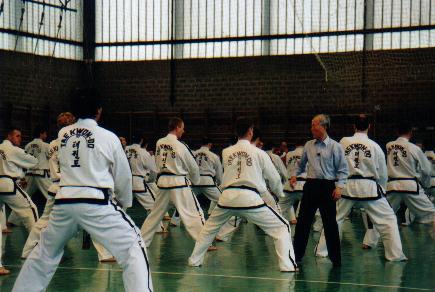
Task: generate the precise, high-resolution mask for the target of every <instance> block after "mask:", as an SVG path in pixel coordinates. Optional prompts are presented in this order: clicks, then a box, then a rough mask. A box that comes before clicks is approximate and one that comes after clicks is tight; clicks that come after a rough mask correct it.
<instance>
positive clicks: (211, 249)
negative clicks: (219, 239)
mask: <svg viewBox="0 0 435 292" xmlns="http://www.w3.org/2000/svg"><path fill="white" fill-rule="evenodd" d="M216 250H218V248H217V247H216V246H213V245H210V246H209V247H208V249H207V251H216Z"/></svg>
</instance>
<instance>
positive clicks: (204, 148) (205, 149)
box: [199, 146, 210, 151]
mask: <svg viewBox="0 0 435 292" xmlns="http://www.w3.org/2000/svg"><path fill="white" fill-rule="evenodd" d="M199 150H203V151H209V150H210V149H208V147H207V146H201V148H199Z"/></svg>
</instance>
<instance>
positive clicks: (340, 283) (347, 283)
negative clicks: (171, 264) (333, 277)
mask: <svg viewBox="0 0 435 292" xmlns="http://www.w3.org/2000/svg"><path fill="white" fill-rule="evenodd" d="M5 267H14V268H21V266H20V265H5ZM58 269H59V270H84V271H115V272H122V269H116V268H115V269H102V268H74V267H58ZM151 274H164V275H179V276H186V275H187V276H204V277H221V278H235V279H253V280H271V281H282V282H289V281H290V282H291V281H294V282H307V283H321V284H337V285H349V286H363V287H380V288H396V289H407V290H417V291H433V289H427V288H415V287H406V286H392V285H380V284H379V285H378V284H363V283H351V282H328V281H320V280H298V279H291V280H290V279H284V278H268V277H254V276H237V275H236V276H234V275H219V274H216V275H213V274H199V273H179V272H151ZM294 275H297V273H296V274H294Z"/></svg>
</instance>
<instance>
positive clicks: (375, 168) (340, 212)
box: [316, 115, 407, 261]
mask: <svg viewBox="0 0 435 292" xmlns="http://www.w3.org/2000/svg"><path fill="white" fill-rule="evenodd" d="M354 128H355V134H354V136H352V137H344V138H343V139H341V141H340V144H341V145H342V146H343V149H344V153H345V157H346V161H347V164H348V167H349V177H348V178H347V183H346V185H345V188H344V192H343V195H342V196H341V199H340V200H339V201H338V202H337V224H338V230H339V231H340V234H341V229H342V225H343V222H344V219H345V218H346V216H347V215H349V213H350V211H351V209H352V207H353V206H354V205H355V204H356V205H359V206H360V207H363V208H364V210H365V212H366V213H367V215H368V217H369V218H370V220H371V222H373V225H374V227H375V228H376V230H378V231H379V232H380V234H381V237H382V241H383V244H384V248H385V258H386V259H387V260H389V261H403V260H406V259H407V258H406V256H405V255H404V254H403V251H402V242H401V240H400V234H399V227H398V226H397V219H396V215H395V214H394V211H393V209H392V208H391V207H390V205H389V204H388V201H387V199H386V198H385V196H384V190H385V188H386V184H387V178H388V177H387V165H386V163H385V155H384V152H382V149H381V147H380V146H379V145H378V144H377V143H376V142H374V141H373V140H371V139H369V138H368V136H367V132H368V130H369V120H368V118H367V116H365V115H360V116H358V117H357V118H356V119H355V123H354ZM316 255H317V256H324V257H326V256H327V255H328V250H327V248H326V241H325V235H324V233H323V232H322V233H321V236H320V240H319V243H318V246H317V248H316Z"/></svg>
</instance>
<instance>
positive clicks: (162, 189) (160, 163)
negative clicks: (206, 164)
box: [141, 134, 205, 246]
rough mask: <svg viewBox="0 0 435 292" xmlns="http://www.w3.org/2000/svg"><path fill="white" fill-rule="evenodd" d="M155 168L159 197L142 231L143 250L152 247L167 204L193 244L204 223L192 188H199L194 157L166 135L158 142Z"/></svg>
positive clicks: (185, 146) (179, 143) (197, 170)
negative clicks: (172, 209) (176, 212)
mask: <svg viewBox="0 0 435 292" xmlns="http://www.w3.org/2000/svg"><path fill="white" fill-rule="evenodd" d="M156 165H157V171H158V175H157V182H156V183H157V187H158V188H159V195H158V196H157V198H156V203H155V205H154V209H153V210H151V213H150V214H149V215H148V217H147V218H146V219H145V222H144V223H143V225H142V228H141V232H142V236H143V238H144V240H145V244H146V246H149V245H150V244H151V241H152V239H153V237H154V233H155V232H156V231H157V229H158V228H159V224H160V222H161V221H162V219H163V216H164V215H165V213H166V211H167V209H168V205H169V202H172V203H173V204H174V205H175V208H177V211H178V213H179V214H180V217H181V220H182V222H183V223H184V226H185V227H186V229H187V232H188V233H189V234H190V236H191V237H192V238H193V239H194V240H196V239H197V238H198V235H199V233H200V231H201V229H202V226H203V225H204V223H205V220H204V214H203V212H202V209H201V206H200V205H199V202H198V200H197V199H196V196H195V195H194V193H193V191H192V188H191V185H192V184H199V169H198V165H197V164H196V161H195V157H194V155H193V153H192V152H191V151H190V149H189V147H188V146H187V145H186V144H184V143H182V142H180V141H178V139H177V137H176V136H175V135H173V134H168V135H167V136H166V137H163V138H161V139H159V140H158V141H157V145H156Z"/></svg>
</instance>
